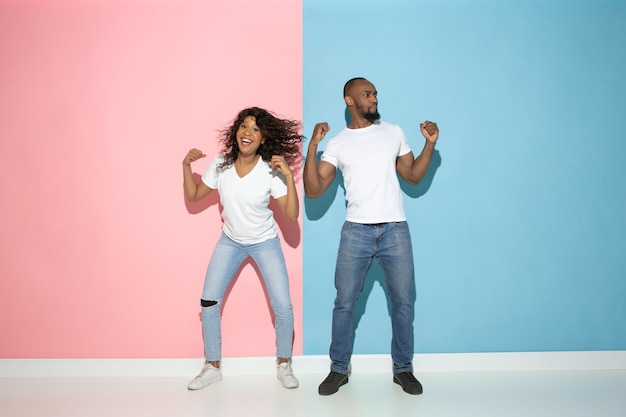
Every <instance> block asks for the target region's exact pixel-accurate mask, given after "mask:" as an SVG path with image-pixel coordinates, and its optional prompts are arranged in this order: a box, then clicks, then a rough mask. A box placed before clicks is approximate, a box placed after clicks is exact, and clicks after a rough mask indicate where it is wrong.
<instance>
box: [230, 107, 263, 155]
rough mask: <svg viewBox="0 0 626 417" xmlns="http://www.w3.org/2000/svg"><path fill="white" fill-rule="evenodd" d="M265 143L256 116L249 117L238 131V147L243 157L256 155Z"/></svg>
mask: <svg viewBox="0 0 626 417" xmlns="http://www.w3.org/2000/svg"><path fill="white" fill-rule="evenodd" d="M263 142H265V139H264V138H263V134H261V129H259V127H258V126H257V125H256V119H255V118H254V116H247V117H246V118H245V119H243V122H241V124H240V125H239V129H237V145H238V146H239V153H240V154H241V155H242V156H250V155H255V154H256V151H257V149H259V146H261V144H262V143H263Z"/></svg>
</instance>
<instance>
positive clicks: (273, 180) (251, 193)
mask: <svg viewBox="0 0 626 417" xmlns="http://www.w3.org/2000/svg"><path fill="white" fill-rule="evenodd" d="M223 160H224V157H223V156H222V155H219V156H217V157H216V158H214V159H213V162H212V163H211V166H210V167H209V169H207V170H206V172H205V173H204V175H203V176H202V181H203V182H204V183H205V184H206V185H207V186H208V187H209V188H212V189H217V190H218V191H219V194H220V202H221V203H222V207H223V210H222V219H223V220H224V226H223V228H222V230H223V231H224V233H225V234H226V236H228V237H229V238H231V239H232V240H234V241H235V242H238V243H242V244H254V243H260V242H263V241H265V240H267V239H271V238H273V237H276V236H277V235H278V232H277V229H276V222H275V220H274V214H273V212H272V210H270V208H269V207H268V205H269V203H270V196H272V197H274V198H280V197H282V196H284V195H287V183H286V180H285V177H284V176H283V175H282V173H280V172H279V171H277V170H273V169H272V168H270V166H269V165H268V164H267V162H265V161H263V160H262V159H261V158H259V160H258V162H257V164H256V165H255V167H254V168H253V169H252V171H250V172H249V173H248V174H246V175H245V176H244V177H239V174H237V170H236V169H235V167H234V166H233V165H231V166H229V167H227V168H226V169H224V171H221V172H220V171H218V169H217V167H218V166H219V164H220V163H222V161H223Z"/></svg>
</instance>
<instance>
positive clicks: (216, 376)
mask: <svg viewBox="0 0 626 417" xmlns="http://www.w3.org/2000/svg"><path fill="white" fill-rule="evenodd" d="M221 380H222V370H221V369H220V368H216V367H215V366H213V365H211V364H210V363H209V362H205V363H204V368H202V371H200V373H199V374H198V376H197V377H195V378H194V379H193V380H192V381H191V382H190V383H189V385H187V388H188V389H191V390H196V389H202V388H204V387H208V386H209V385H211V384H212V383H214V382H217V381H221Z"/></svg>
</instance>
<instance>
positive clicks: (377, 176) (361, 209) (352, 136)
mask: <svg viewBox="0 0 626 417" xmlns="http://www.w3.org/2000/svg"><path fill="white" fill-rule="evenodd" d="M343 95H344V100H345V103H346V106H347V107H348V110H349V111H350V116H351V120H350V124H349V125H348V126H347V127H346V128H345V129H343V130H342V131H341V132H339V134H338V135H337V136H335V137H334V138H332V139H330V140H329V141H328V143H327V145H326V148H325V149H324V153H323V154H322V156H321V161H319V162H318V161H317V157H316V155H317V147H318V145H319V143H320V142H321V141H322V140H323V139H324V137H325V136H326V134H327V133H328V131H329V130H330V127H329V126H328V124H327V123H318V124H316V125H315V129H314V131H313V136H312V137H311V140H310V143H309V148H308V155H307V158H306V162H305V165H304V191H305V193H306V196H307V197H309V198H316V197H319V196H320V195H322V194H323V193H324V192H325V191H326V189H327V188H328V187H329V186H330V184H331V183H332V182H333V180H334V178H335V175H336V172H337V168H339V169H340V170H341V172H342V174H343V177H344V186H345V191H346V200H347V202H348V206H347V211H346V221H345V223H344V225H343V227H342V230H341V240H340V243H339V250H338V255H337V264H336V269H335V288H336V289H337V295H336V298H335V307H334V309H333V322H332V341H331V345H330V351H329V353H330V359H331V361H332V364H331V368H330V374H329V375H328V377H326V379H325V380H324V381H323V382H322V383H321V384H320V386H319V389H318V392H319V394H320V395H331V394H334V393H336V392H337V391H338V390H339V387H341V386H342V385H344V384H346V383H347V382H348V374H349V369H350V358H351V355H352V352H351V348H350V345H351V340H352V337H353V334H354V327H353V326H354V323H353V320H354V307H355V305H356V302H357V300H358V298H359V295H360V293H361V291H362V290H363V285H364V282H365V277H366V275H367V272H368V270H369V268H370V266H371V264H372V261H373V259H374V258H377V259H378V262H379V263H380V265H381V267H382V269H383V272H384V275H385V286H386V292H387V295H388V297H389V299H390V302H391V324H392V345H391V357H392V359H393V373H394V377H393V381H394V382H395V383H396V384H399V385H400V386H402V389H403V390H404V391H405V392H407V393H409V394H414V395H417V394H421V393H422V385H421V384H420V382H419V381H418V380H417V379H416V378H415V377H414V376H413V363H412V361H413V314H414V312H413V310H414V303H415V282H414V272H413V251H412V247H411V237H410V234H409V228H408V225H407V222H406V216H405V214H404V206H403V202H402V190H401V189H400V183H399V180H398V176H397V174H399V175H400V176H401V177H402V178H403V179H404V180H406V181H407V182H408V183H410V184H417V183H418V182H419V181H420V180H421V179H422V177H423V176H424V175H425V174H426V171H427V170H428V166H429V164H430V161H431V158H432V154H433V151H434V149H435V143H436V142H437V138H438V137H439V129H438V127H437V125H436V124H435V123H433V122H429V121H426V122H424V123H421V124H420V130H421V133H422V135H423V136H424V138H425V139H426V143H425V144H424V147H423V149H422V152H421V153H420V154H419V156H418V157H417V158H414V157H413V152H412V151H411V149H410V148H409V145H408V143H407V141H406V137H405V135H404V132H403V131H402V129H401V128H400V127H399V126H396V125H392V124H389V123H386V122H382V121H380V120H379V119H380V114H379V113H378V98H377V91H376V88H375V87H374V85H373V84H372V83H371V82H369V81H368V80H366V79H364V78H353V79H351V80H349V81H348V82H347V83H346V85H345V87H344V94H343Z"/></svg>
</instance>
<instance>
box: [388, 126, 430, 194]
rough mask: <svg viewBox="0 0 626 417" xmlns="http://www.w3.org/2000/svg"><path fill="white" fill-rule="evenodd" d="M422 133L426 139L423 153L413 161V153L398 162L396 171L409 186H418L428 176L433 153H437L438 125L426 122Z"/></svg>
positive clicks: (402, 157)
mask: <svg viewBox="0 0 626 417" xmlns="http://www.w3.org/2000/svg"><path fill="white" fill-rule="evenodd" d="M420 131H421V132H422V135H423V136H424V139H426V143H424V148H422V152H420V154H419V155H418V156H417V158H415V159H413V152H409V153H407V154H405V155H402V156H400V157H398V159H397V161H396V170H397V171H398V174H400V176H401V177H402V178H404V180H405V181H406V182H408V183H409V184H413V185H415V184H417V183H418V182H420V180H421V179H422V178H423V177H424V175H426V171H428V166H429V165H430V160H431V159H432V156H433V152H434V151H435V143H437V139H438V138H439V128H438V127H437V124H436V123H433V122H429V121H425V122H424V123H421V124H420Z"/></svg>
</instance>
